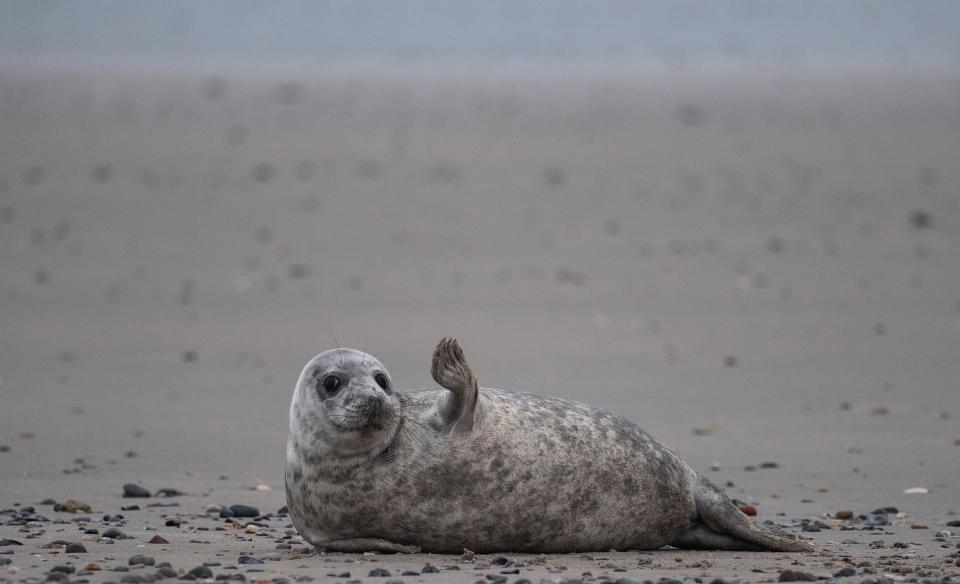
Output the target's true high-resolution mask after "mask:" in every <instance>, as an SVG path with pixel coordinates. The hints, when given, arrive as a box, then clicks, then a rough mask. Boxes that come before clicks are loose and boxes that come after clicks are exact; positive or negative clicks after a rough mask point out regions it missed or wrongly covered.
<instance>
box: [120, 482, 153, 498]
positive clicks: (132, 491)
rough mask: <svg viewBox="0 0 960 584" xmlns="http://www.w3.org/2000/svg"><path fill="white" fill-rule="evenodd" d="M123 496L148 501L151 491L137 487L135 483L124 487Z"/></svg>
mask: <svg viewBox="0 0 960 584" xmlns="http://www.w3.org/2000/svg"><path fill="white" fill-rule="evenodd" d="M123 496H124V497H128V498H142V499H146V498H149V497H150V491H148V490H146V489H144V488H143V487H141V486H140V485H135V484H133V483H127V484H125V485H123Z"/></svg>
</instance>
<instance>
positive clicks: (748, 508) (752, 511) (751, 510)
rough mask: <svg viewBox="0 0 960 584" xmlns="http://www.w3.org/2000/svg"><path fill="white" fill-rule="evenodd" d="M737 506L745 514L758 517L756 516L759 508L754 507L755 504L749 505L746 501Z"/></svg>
mask: <svg viewBox="0 0 960 584" xmlns="http://www.w3.org/2000/svg"><path fill="white" fill-rule="evenodd" d="M737 507H738V508H739V509H740V511H741V512H742V513H743V514H744V515H748V516H750V517H756V516H757V508H756V507H754V506H753V505H747V504H746V503H744V504H742V505H738V506H737Z"/></svg>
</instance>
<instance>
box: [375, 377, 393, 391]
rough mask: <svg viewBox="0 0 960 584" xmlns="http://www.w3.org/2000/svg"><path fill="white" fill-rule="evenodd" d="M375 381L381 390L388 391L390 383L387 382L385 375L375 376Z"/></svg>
mask: <svg viewBox="0 0 960 584" xmlns="http://www.w3.org/2000/svg"><path fill="white" fill-rule="evenodd" d="M373 380H374V381H376V382H377V385H379V386H380V389H383V390H386V389H387V386H388V385H389V382H388V381H387V376H386V375H384V374H383V373H377V374H376V375H374V376H373Z"/></svg>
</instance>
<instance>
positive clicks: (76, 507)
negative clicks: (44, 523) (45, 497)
mask: <svg viewBox="0 0 960 584" xmlns="http://www.w3.org/2000/svg"><path fill="white" fill-rule="evenodd" d="M53 510H54V511H62V512H65V513H89V512H90V505H87V504H86V503H83V502H81V501H77V500H74V499H69V500H68V501H66V502H65V503H63V504H62V505H60V504H55V505H54V506H53Z"/></svg>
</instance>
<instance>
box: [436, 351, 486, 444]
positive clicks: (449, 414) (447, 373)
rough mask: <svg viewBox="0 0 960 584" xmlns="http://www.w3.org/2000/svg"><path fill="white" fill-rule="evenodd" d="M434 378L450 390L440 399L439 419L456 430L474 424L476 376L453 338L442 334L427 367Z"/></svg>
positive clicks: (476, 389) (470, 426)
mask: <svg viewBox="0 0 960 584" xmlns="http://www.w3.org/2000/svg"><path fill="white" fill-rule="evenodd" d="M430 373H431V374H432V375H433V380H434V381H436V382H437V383H438V384H440V385H441V386H443V387H444V388H446V389H448V390H450V393H449V394H448V395H445V396H444V397H443V400H442V401H441V402H440V419H441V421H442V423H443V424H445V425H447V426H448V427H450V428H452V429H456V430H470V429H471V428H473V414H474V412H475V411H476V408H477V393H478V391H479V390H478V386H477V378H476V377H475V376H474V375H473V371H472V370H471V369H470V365H468V364H467V360H466V359H465V358H464V357H463V350H462V349H461V348H460V344H459V343H457V340H456V339H452V338H448V337H444V338H442V339H440V342H439V343H437V348H436V349H435V350H434V351H433V364H432V366H431V368H430Z"/></svg>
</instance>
